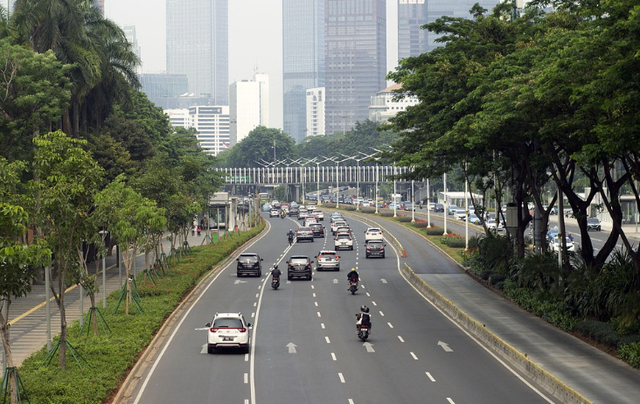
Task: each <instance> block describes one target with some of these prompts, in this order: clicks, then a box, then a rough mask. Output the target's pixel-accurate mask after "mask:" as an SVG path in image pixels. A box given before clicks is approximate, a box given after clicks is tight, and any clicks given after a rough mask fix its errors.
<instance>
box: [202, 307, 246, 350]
mask: <svg viewBox="0 0 640 404" xmlns="http://www.w3.org/2000/svg"><path fill="white" fill-rule="evenodd" d="M205 327H208V328H209V329H208V330H207V352H208V353H210V354H211V353H214V352H215V350H216V349H217V348H242V350H243V351H244V352H245V353H249V341H250V339H251V337H250V335H249V329H250V328H251V323H247V322H246V321H245V319H244V316H243V315H242V313H216V314H215V316H213V320H212V321H211V323H207V324H206V325H205Z"/></svg>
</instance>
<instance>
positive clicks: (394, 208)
mask: <svg viewBox="0 0 640 404" xmlns="http://www.w3.org/2000/svg"><path fill="white" fill-rule="evenodd" d="M396 193H397V190H396V162H395V161H394V162H393V198H392V199H393V217H398V215H397V214H396V210H397V209H398V206H397V205H398V202H396Z"/></svg>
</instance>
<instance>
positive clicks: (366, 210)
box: [360, 206, 376, 213]
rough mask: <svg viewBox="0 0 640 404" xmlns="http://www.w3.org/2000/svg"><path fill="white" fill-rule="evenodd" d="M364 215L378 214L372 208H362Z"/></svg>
mask: <svg viewBox="0 0 640 404" xmlns="http://www.w3.org/2000/svg"><path fill="white" fill-rule="evenodd" d="M360 210H361V211H362V213H376V208H372V207H370V206H367V207H363V208H360Z"/></svg>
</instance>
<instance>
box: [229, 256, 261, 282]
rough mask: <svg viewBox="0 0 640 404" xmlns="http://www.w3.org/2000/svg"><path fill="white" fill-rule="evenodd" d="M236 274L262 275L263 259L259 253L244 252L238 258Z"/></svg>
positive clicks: (239, 275)
mask: <svg viewBox="0 0 640 404" xmlns="http://www.w3.org/2000/svg"><path fill="white" fill-rule="evenodd" d="M236 261H237V262H238V264H237V265H236V274H237V275H238V277H241V276H244V275H254V276H262V261H263V259H262V258H260V256H259V255H258V254H254V253H242V254H240V256H239V257H238V258H236Z"/></svg>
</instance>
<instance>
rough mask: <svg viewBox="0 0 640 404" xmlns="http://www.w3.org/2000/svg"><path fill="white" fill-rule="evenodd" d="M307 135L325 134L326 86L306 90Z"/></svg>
mask: <svg viewBox="0 0 640 404" xmlns="http://www.w3.org/2000/svg"><path fill="white" fill-rule="evenodd" d="M306 110H307V119H306V129H305V137H307V136H324V135H325V130H324V87H316V88H308V89H307V92H306Z"/></svg>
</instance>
